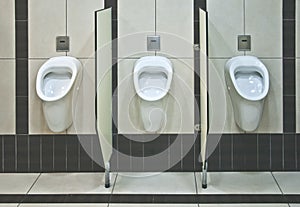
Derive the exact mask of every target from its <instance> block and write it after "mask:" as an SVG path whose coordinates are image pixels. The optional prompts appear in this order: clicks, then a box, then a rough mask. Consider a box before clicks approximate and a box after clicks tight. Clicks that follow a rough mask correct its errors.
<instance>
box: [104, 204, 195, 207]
mask: <svg viewBox="0 0 300 207" xmlns="http://www.w3.org/2000/svg"><path fill="white" fill-rule="evenodd" d="M109 207H198V204H173V203H172V204H145V203H143V204H141V203H139V204H124V203H118V204H117V203H113V204H109Z"/></svg>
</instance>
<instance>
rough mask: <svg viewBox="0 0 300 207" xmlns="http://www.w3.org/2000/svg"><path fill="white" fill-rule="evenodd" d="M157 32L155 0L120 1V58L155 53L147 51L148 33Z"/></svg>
mask: <svg viewBox="0 0 300 207" xmlns="http://www.w3.org/2000/svg"><path fill="white" fill-rule="evenodd" d="M154 34H155V0H144V1H140V0H122V1H118V35H119V36H118V51H119V54H118V55H119V58H124V57H129V56H131V57H132V56H135V57H140V56H144V55H151V54H152V55H153V54H154V52H148V51H147V35H154Z"/></svg>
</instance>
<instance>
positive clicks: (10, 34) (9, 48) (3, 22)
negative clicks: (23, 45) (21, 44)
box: [0, 0, 15, 58]
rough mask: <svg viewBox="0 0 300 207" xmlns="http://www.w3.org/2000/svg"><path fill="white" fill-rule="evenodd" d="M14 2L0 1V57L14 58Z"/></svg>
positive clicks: (10, 0)
mask: <svg viewBox="0 0 300 207" xmlns="http://www.w3.org/2000/svg"><path fill="white" fill-rule="evenodd" d="M14 4H15V1H12V0H1V1H0V30H1V38H0V45H1V47H0V57H1V58H14V57H15V9H14Z"/></svg>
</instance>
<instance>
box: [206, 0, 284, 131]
mask: <svg viewBox="0 0 300 207" xmlns="http://www.w3.org/2000/svg"><path fill="white" fill-rule="evenodd" d="M258 5H259V6H258ZM266 8H268V9H266ZM228 14H230V15H228ZM242 34H249V35H251V47H252V48H251V51H249V52H241V51H238V49H237V36H238V35H242ZM208 44H209V73H210V75H209V77H210V80H209V96H210V100H211V105H210V116H209V117H210V120H211V122H210V127H211V128H210V133H244V132H243V131H241V130H240V129H239V128H238V127H237V125H236V124H235V121H234V115H233V110H232V105H231V100H230V97H229V94H228V91H227V87H226V84H225V78H224V65H225V64H226V61H227V60H228V59H230V58H231V57H233V56H237V55H254V56H256V57H258V58H259V59H260V60H261V61H262V62H263V63H264V64H265V65H266V67H267V69H268V71H269V76H270V89H269V93H268V96H267V98H266V99H265V105H264V111H263V115H262V120H261V122H260V125H259V128H258V129H257V130H256V131H255V133H282V130H283V129H282V119H283V118H282V0H266V1H263V2H261V1H259V0H229V1H222V2H220V1H218V0H212V1H208ZM216 76H218V77H216ZM217 82H218V84H217ZM223 94H225V96H224V95H223ZM222 107H223V111H220V108H222ZM274 111H276V112H277V113H274ZM222 113H223V114H224V118H225V120H222V118H220V117H221V114H222ZM220 121H223V125H222V123H221V124H220V123H219V122H220ZM223 126H224V127H223Z"/></svg>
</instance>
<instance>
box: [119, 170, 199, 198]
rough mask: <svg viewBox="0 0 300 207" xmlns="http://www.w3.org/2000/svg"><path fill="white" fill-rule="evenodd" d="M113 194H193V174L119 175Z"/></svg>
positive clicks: (194, 187)
mask: <svg viewBox="0 0 300 207" xmlns="http://www.w3.org/2000/svg"><path fill="white" fill-rule="evenodd" d="M113 193H114V194H195V193H196V186H195V177H194V173H161V174H151V173H119V174H118V177H117V179H116V184H115V188H114V191H113Z"/></svg>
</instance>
